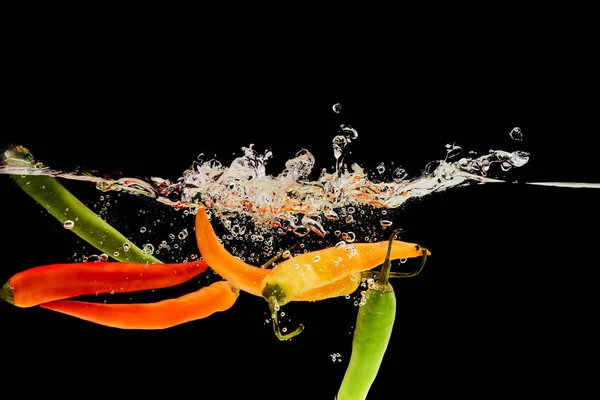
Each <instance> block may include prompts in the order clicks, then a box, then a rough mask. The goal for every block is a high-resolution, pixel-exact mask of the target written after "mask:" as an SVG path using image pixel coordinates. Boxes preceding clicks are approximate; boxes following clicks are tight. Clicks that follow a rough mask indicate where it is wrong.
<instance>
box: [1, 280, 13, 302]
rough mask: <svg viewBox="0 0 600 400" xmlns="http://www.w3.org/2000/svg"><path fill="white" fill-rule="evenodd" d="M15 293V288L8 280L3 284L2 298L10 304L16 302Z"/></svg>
mask: <svg viewBox="0 0 600 400" xmlns="http://www.w3.org/2000/svg"><path fill="white" fill-rule="evenodd" d="M14 295H15V294H14V290H13V288H12V287H11V286H10V285H9V284H8V282H6V283H5V284H4V285H3V286H2V289H0V300H4V301H5V302H7V303H9V304H15V299H14Z"/></svg>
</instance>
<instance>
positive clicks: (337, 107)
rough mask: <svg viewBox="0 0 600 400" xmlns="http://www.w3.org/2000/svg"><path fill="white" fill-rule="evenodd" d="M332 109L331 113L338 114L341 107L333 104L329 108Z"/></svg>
mask: <svg viewBox="0 0 600 400" xmlns="http://www.w3.org/2000/svg"><path fill="white" fill-rule="evenodd" d="M331 108H332V109H333V112H334V113H336V114H339V113H340V111H342V105H341V104H340V103H335V104H334V105H333V107H331Z"/></svg>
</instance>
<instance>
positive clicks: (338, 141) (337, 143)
mask: <svg viewBox="0 0 600 400" xmlns="http://www.w3.org/2000/svg"><path fill="white" fill-rule="evenodd" d="M332 143H333V156H334V157H335V159H336V160H337V159H338V158H340V157H341V156H342V153H343V152H344V148H345V147H346V145H347V144H348V140H347V139H346V137H345V136H342V135H337V136H336V137H334V138H333V141H332Z"/></svg>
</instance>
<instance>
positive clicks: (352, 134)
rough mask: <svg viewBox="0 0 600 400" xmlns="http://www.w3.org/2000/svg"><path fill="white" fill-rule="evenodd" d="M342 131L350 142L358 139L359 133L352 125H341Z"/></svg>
mask: <svg viewBox="0 0 600 400" xmlns="http://www.w3.org/2000/svg"><path fill="white" fill-rule="evenodd" d="M340 129H341V130H342V132H344V135H345V136H346V138H347V139H348V140H349V141H350V140H355V139H356V138H357V137H358V132H357V131H356V129H354V128H352V127H351V126H350V125H341V126H340Z"/></svg>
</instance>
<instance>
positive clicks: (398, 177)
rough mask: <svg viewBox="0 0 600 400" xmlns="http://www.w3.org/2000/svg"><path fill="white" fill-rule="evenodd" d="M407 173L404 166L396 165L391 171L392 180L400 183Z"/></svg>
mask: <svg viewBox="0 0 600 400" xmlns="http://www.w3.org/2000/svg"><path fill="white" fill-rule="evenodd" d="M407 175H408V174H407V173H406V170H405V169H404V168H402V167H398V168H396V169H395V170H394V172H392V179H393V181H394V182H396V183H400V182H402V181H403V180H404V178H406V176H407Z"/></svg>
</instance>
